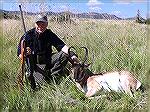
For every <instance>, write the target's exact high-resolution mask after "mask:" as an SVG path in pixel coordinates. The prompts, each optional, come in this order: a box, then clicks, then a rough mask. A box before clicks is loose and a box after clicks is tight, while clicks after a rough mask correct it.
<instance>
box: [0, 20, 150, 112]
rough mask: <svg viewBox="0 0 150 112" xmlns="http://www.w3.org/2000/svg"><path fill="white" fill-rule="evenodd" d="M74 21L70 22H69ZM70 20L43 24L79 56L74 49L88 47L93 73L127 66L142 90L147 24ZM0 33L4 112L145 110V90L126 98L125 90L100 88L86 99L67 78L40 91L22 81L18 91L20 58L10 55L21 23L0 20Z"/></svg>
mask: <svg viewBox="0 0 150 112" xmlns="http://www.w3.org/2000/svg"><path fill="white" fill-rule="evenodd" d="M74 21H75V20H74ZM75 22H76V24H67V23H63V24H58V23H55V22H50V23H49V26H48V27H49V28H50V29H51V30H52V31H54V32H55V33H56V34H57V35H58V36H59V37H60V38H62V40H63V41H64V42H65V43H66V44H67V45H68V46H75V48H76V49H77V53H78V55H79V58H80V59H81V60H82V58H83V55H84V52H83V51H82V50H81V49H80V48H79V47H81V46H85V47H87V48H88V49H89V59H88V62H89V63H91V62H92V65H91V66H90V70H91V71H93V72H94V73H99V72H105V71H113V70H123V69H125V70H129V71H131V72H132V73H134V74H135V76H136V77H137V78H138V79H139V80H140V81H141V82H142V83H143V85H144V86H145V87H146V88H147V89H148V75H149V70H150V69H149V65H148V60H149V57H148V55H147V54H148V52H147V46H148V42H149V41H148V26H146V25H144V24H137V23H135V22H134V21H115V20H86V19H81V20H78V21H77V20H76V21H75ZM0 23H1V24H2V27H1V29H2V30H1V31H3V32H1V33H0V34H1V35H0V45H1V46H2V47H1V48H2V50H1V51H2V52H1V54H0V55H1V66H0V68H1V71H0V73H1V78H0V82H1V84H2V89H1V94H2V95H1V96H2V97H1V99H2V103H1V104H2V106H1V107H2V111H4V112H5V111H6V112H8V111H10V112H16V111H18V112H22V111H23V112H24V111H27V112H29V111H33V112H38V111H42V112H46V111H49V112H51V111H52V112H54V111H58V112H59V111H61V112H63V111H64V112H70V111H71V112H89V111H90V112H99V111H108V112H129V111H132V112H138V111H141V112H147V111H148V90H146V91H145V92H144V93H142V94H141V93H140V92H136V93H135V97H134V98H131V97H129V96H127V95H125V94H121V93H115V92H111V93H108V92H102V93H101V95H102V97H99V98H94V99H87V98H86V97H85V96H84V94H83V93H82V92H80V91H78V90H77V88H76V86H75V85H74V83H73V82H72V80H70V79H69V77H67V78H64V79H62V82H61V83H60V84H59V85H58V84H55V83H52V84H47V83H43V84H42V89H41V90H39V91H37V92H36V93H33V92H31V91H30V88H29V86H28V85H25V88H24V92H22V94H20V93H19V91H18V88H17V85H16V77H17V73H18V69H19V66H20V62H19V59H18V57H17V56H16V54H17V53H16V52H17V47H16V46H17V44H18V42H19V39H20V37H21V36H22V35H23V27H22V23H21V21H16V20H1V21H0ZM25 23H26V26H27V29H30V28H32V27H33V26H34V24H33V23H32V22H31V19H29V18H26V19H25Z"/></svg>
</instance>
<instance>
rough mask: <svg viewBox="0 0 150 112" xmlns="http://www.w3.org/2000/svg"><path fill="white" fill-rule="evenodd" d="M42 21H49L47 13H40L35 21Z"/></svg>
mask: <svg viewBox="0 0 150 112" xmlns="http://www.w3.org/2000/svg"><path fill="white" fill-rule="evenodd" d="M40 21H41V22H45V23H47V22H48V20H47V16H46V15H38V16H37V18H36V21H35V22H36V23H37V22H40Z"/></svg>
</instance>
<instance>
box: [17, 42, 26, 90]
mask: <svg viewBox="0 0 150 112" xmlns="http://www.w3.org/2000/svg"><path fill="white" fill-rule="evenodd" d="M20 69H21V70H20V72H19V75H18V86H19V89H20V90H22V89H23V78H24V72H25V41H24V40H22V41H21V68H20Z"/></svg>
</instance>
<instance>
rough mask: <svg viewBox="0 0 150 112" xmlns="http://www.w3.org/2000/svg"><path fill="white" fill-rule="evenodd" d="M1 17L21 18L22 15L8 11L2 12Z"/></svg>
mask: <svg viewBox="0 0 150 112" xmlns="http://www.w3.org/2000/svg"><path fill="white" fill-rule="evenodd" d="M0 19H15V20H19V19H20V17H19V16H18V14H13V13H8V12H1V13H0Z"/></svg>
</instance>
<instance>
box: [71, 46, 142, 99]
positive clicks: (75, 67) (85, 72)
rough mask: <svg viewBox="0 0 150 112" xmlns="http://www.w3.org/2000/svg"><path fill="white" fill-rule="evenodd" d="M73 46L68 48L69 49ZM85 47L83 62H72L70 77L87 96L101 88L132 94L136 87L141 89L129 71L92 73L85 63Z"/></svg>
mask: <svg viewBox="0 0 150 112" xmlns="http://www.w3.org/2000/svg"><path fill="white" fill-rule="evenodd" d="M71 48H74V47H70V48H69V50H68V51H69V52H70V49H71ZM82 48H84V49H85V52H86V53H85V58H84V61H83V62H75V61H73V60H72V61H73V62H72V78H73V79H74V81H75V83H76V85H77V87H78V88H79V89H80V90H81V91H82V92H84V93H85V94H86V96H87V97H91V96H94V95H95V94H96V93H97V92H99V91H101V90H107V91H111V90H112V91H116V92H125V93H127V94H129V95H131V96H133V93H134V91H136V90H137V89H141V90H142V84H141V82H140V81H139V80H137V79H136V78H135V77H134V76H133V75H132V74H131V73H130V72H129V71H125V70H123V71H114V72H106V73H99V74H94V73H92V72H91V71H90V70H89V69H88V68H87V67H88V66H89V64H85V62H86V60H87V57H88V49H87V48H86V47H82Z"/></svg>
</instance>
